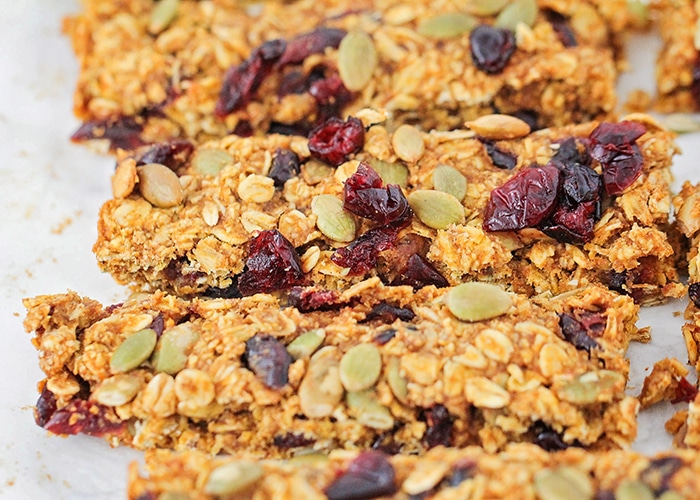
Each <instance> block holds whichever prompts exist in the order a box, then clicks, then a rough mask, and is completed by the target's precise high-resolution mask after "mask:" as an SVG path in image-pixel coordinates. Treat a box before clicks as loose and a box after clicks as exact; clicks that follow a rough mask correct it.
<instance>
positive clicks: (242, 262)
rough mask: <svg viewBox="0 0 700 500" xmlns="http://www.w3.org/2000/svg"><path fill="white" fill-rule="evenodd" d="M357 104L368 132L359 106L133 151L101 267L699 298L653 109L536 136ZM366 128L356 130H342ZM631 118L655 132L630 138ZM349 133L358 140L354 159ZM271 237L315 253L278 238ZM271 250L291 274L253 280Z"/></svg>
mask: <svg viewBox="0 0 700 500" xmlns="http://www.w3.org/2000/svg"><path fill="white" fill-rule="evenodd" d="M358 116H360V117H361V118H363V120H364V122H365V125H366V126H368V127H369V128H368V130H367V131H366V133H365V132H364V130H363V129H362V127H361V126H360V125H359V121H358V120H357V119H355V118H353V117H351V118H349V119H348V120H346V121H345V122H341V121H336V122H334V123H333V126H336V127H338V132H333V133H332V134H331V138H329V139H328V140H325V139H324V140H318V139H317V138H315V137H314V136H312V138H311V139H308V140H307V139H305V138H300V137H296V138H290V137H286V136H278V135H270V136H267V137H264V138H255V137H253V138H240V137H237V136H229V137H226V138H223V139H221V140H218V141H212V142H209V143H207V144H204V145H202V146H200V147H198V148H197V149H196V150H195V151H194V153H191V146H190V149H189V150H186V151H185V152H186V153H187V154H186V155H184V156H179V157H178V158H179V159H178V161H175V160H174V159H173V158H171V157H169V156H168V155H167V154H161V153H162V151H171V149H169V148H171V146H172V144H173V143H170V144H169V145H158V146H153V147H152V148H150V149H147V150H146V152H143V153H139V154H137V155H136V156H128V157H126V158H124V159H123V160H122V161H120V162H119V164H118V166H117V170H116V173H115V176H114V188H115V189H114V193H115V198H114V199H112V200H110V201H108V202H107V203H105V204H104V206H103V207H102V209H101V211H100V217H99V231H98V240H97V242H96V243H95V245H94V248H93V250H94V252H95V254H96V256H97V260H98V263H99V265H100V267H101V269H102V270H104V271H107V272H109V273H110V274H111V275H112V276H113V277H114V278H115V279H116V280H117V281H118V282H119V283H122V284H131V285H133V286H135V287H137V288H140V289H156V288H158V289H164V290H169V291H173V292H175V293H178V294H185V295H188V294H202V293H205V294H210V295H212V294H213V295H216V294H221V293H224V294H229V295H235V294H237V293H238V292H239V291H243V292H245V294H250V293H253V292H255V291H271V290H272V289H273V288H274V287H278V288H285V287H289V286H290V285H292V284H302V283H314V284H318V285H321V286H323V287H326V288H331V289H333V288H338V289H340V288H343V287H346V286H348V285H350V284H352V283H355V282H357V281H360V280H361V279H364V278H366V277H369V276H380V277H381V278H382V279H383V280H384V281H385V282H387V283H397V282H398V284H409V283H412V284H414V285H416V284H418V285H420V283H419V282H421V279H419V278H415V275H416V274H420V273H424V274H426V275H429V277H428V278H425V279H423V280H422V281H423V282H425V281H427V282H428V283H432V284H436V285H438V284H441V283H442V284H443V285H444V284H447V283H449V284H452V285H456V284H459V283H461V282H462V281H470V280H481V281H492V282H494V281H495V282H499V283H502V284H506V285H507V286H509V287H511V289H512V290H513V291H515V292H518V293H525V294H528V295H532V294H540V293H553V294H558V293H562V292H565V291H567V290H572V289H576V288H578V287H580V286H584V285H587V284H590V283H596V284H604V285H606V286H609V287H610V288H611V289H614V290H617V291H619V292H621V293H625V294H630V295H632V296H633V297H634V298H635V300H636V301H638V302H640V303H645V304H649V303H658V302H661V301H663V300H664V299H665V298H666V297H677V296H680V295H682V294H683V293H685V287H684V286H683V285H681V284H680V283H679V281H678V275H677V271H676V269H675V265H674V243H673V241H674V240H673V239H672V238H669V236H668V235H667V234H666V230H667V226H668V215H669V211H670V206H671V201H670V189H669V183H670V171H669V168H670V164H671V158H672V155H673V154H674V153H675V151H676V146H675V145H674V142H673V138H672V134H670V133H669V132H667V131H665V130H663V129H662V128H660V127H659V126H658V125H657V124H656V123H655V122H653V121H652V120H651V118H649V117H648V116H646V115H630V116H629V117H627V119H626V121H623V122H619V123H618V124H611V123H607V122H606V123H603V124H598V123H596V122H593V123H587V124H583V125H576V126H568V127H560V128H553V129H545V130H540V131H537V132H532V133H528V132H529V127H528V126H527V124H526V123H525V122H523V121H521V120H519V119H517V118H514V117H510V116H507V115H488V116H485V117H482V118H480V119H478V120H475V121H474V122H470V126H471V127H472V129H473V130H464V129H462V130H455V131H451V132H436V131H433V132H430V133H420V132H418V131H417V130H416V129H415V128H412V127H410V126H403V127H401V128H400V129H398V130H397V131H396V132H394V133H391V132H389V131H388V129H387V128H386V127H384V126H381V125H371V123H375V122H376V121H381V119H382V118H381V114H380V113H378V112H373V111H369V110H363V111H362V112H360V113H359V114H358ZM352 120H354V121H352ZM353 126H354V127H355V131H356V132H358V134H357V137H355V138H352V139H351V138H348V137H350V136H349V135H348V137H346V136H345V135H343V134H346V133H347V131H348V130H351V129H352V128H353ZM625 130H635V131H636V132H634V133H633V135H634V136H635V137H636V136H637V135H640V134H641V136H639V137H638V138H636V139H633V140H631V141H630V142H629V143H624V144H623V143H620V144H617V145H615V144H613V143H614V142H616V141H617V142H619V141H621V140H622V139H621V138H622V137H624V136H625V134H626V133H627V132H625ZM610 131H616V132H615V133H614V134H613V135H610ZM645 131H646V132H645ZM618 133H619V135H615V134H618ZM333 134H335V135H333ZM362 134H364V136H363V137H362ZM334 137H335V139H334ZM613 137H615V138H613ZM339 138H340V139H339ZM336 139H337V142H335V143H334V141H336ZM355 139H357V140H356V142H354V143H353V141H354V140H355ZM324 141H325V142H324ZM606 141H607V142H606ZM610 141H612V142H610ZM623 142H624V141H623ZM338 143H340V144H341V146H342V147H345V146H347V145H348V144H350V146H351V148H350V149H349V150H348V154H346V155H345V156H342V155H340V158H339V159H338V158H335V156H338V153H337V151H334V148H335V147H336V146H337V144H338ZM334 144H335V145H334ZM329 145H330V146H329ZM325 146H329V147H328V148H326V149H328V150H330V151H326V149H324V148H325ZM352 148H355V149H354V150H355V151H356V152H355V153H352ZM606 148H608V149H606ZM625 148H626V149H625ZM154 151H155V153H154ZM177 151H178V152H179V153H182V152H183V150H181V149H178V150H177ZM623 151H627V152H623ZM326 153H331V154H330V155H326ZM168 154H169V153H168ZM159 155H160V156H159ZM609 155H612V156H609ZM616 155H619V157H618V159H617V160H611V158H612V157H614V156H616ZM331 156H333V158H331ZM594 157H595V158H594ZM153 158H159V161H161V162H166V163H169V164H170V166H171V169H174V171H175V172H176V173H177V175H178V176H179V179H178V178H177V177H176V176H175V174H173V173H172V172H170V171H169V170H168V169H165V167H162V169H164V170H166V171H167V172H165V174H167V175H165V174H164V175H165V177H167V179H162V178H161V174H160V173H157V172H156V174H157V175H156V174H154V177H155V178H157V179H158V181H159V182H160V184H158V185H159V186H163V185H165V184H168V183H170V185H172V189H170V190H169V191H168V192H169V195H168V196H170V197H168V196H166V195H163V194H155V195H154V194H153V192H152V189H151V187H150V185H149V183H148V181H149V178H150V177H151V175H150V174H151V173H150V172H144V171H143V169H144V168H145V165H143V164H144V163H146V162H149V161H152V160H153ZM329 158H331V159H329ZM596 158H597V159H596ZM623 159H624V161H622V160H623ZM344 160H347V161H344ZM329 161H332V162H334V163H333V164H335V165H338V164H339V165H338V167H337V168H333V167H332V166H331V165H330V164H329ZM360 162H363V163H362V165H363V167H362V168H360V167H358V165H359V164H360ZM618 165H619V168H618ZM368 166H371V167H373V168H371V169H368V168H367V167H368ZM533 166H534V167H533ZM623 167H624V168H623ZM149 168H150V167H149ZM375 170H376V172H378V173H379V174H380V176H381V177H382V178H383V182H384V184H382V181H380V180H377V178H376V173H373V172H375ZM159 172H160V171H159ZM372 176H375V177H372ZM369 178H372V179H374V180H372V181H371V182H372V183H373V184H372V185H371V186H370V185H369V184H367V185H364V184H363V183H367V182H369V181H368V179H369ZM139 179H140V181H139ZM144 179H145V181H146V182H145V183H144ZM178 180H179V183H178ZM166 181H167V182H166ZM150 184H153V182H151V183H150ZM387 184H388V185H387ZM396 184H398V185H400V186H401V189H399V188H397V187H396ZM180 186H181V188H180ZM392 186H393V187H392ZM365 188H367V190H364V189H365ZM519 190H520V191H519ZM526 190H527V193H528V194H527V195H526V194H525V192H526ZM166 191H167V190H166ZM144 193H145V196H146V197H144ZM358 193H359V194H358ZM609 193H614V194H609ZM154 196H155V197H154ZM159 196H166V198H167V199H159V198H158V197H159ZM149 197H150V200H151V201H148V198H149ZM318 197H320V198H322V200H321V201H322V203H321V202H319V200H317V198H318ZM523 198H525V199H526V201H525V202H523V203H521V202H520V201H518V200H521V199H523ZM314 200H315V201H314ZM382 200H384V201H382ZM509 200H512V201H509ZM530 201H531V203H530ZM316 202H318V204H317V205H314V203H316ZM407 204H408V205H410V206H407ZM460 204H461V207H460ZM341 205H342V207H341ZM412 213H413V215H411V214H412ZM533 214H534V215H535V216H536V217H535V218H532V215H533ZM261 232H262V233H265V234H264V235H263V236H264V237H263V240H265V241H267V240H271V239H273V238H272V236H271V235H270V234H269V232H274V233H275V234H276V235H277V236H276V237H277V238H278V239H280V241H281V240H284V241H285V242H286V243H284V245H285V247H286V248H288V249H289V248H290V247H293V248H294V249H296V253H298V255H296V254H295V252H294V251H293V250H289V251H288V252H287V253H288V255H289V258H288V259H287V260H286V261H285V260H284V258H283V257H281V256H280V255H272V254H274V253H275V252H273V251H272V250H270V249H269V247H265V248H267V250H265V248H263V249H261V248H260V247H262V246H264V245H263V243H264V241H263V242H261V241H260V240H259V238H258V236H259V234H260V233H261ZM264 259H277V260H276V261H275V262H277V264H278V267H280V268H288V269H292V271H290V272H289V273H287V274H286V275H285V276H281V277H280V278H279V279H277V280H273V281H272V282H270V281H268V280H265V279H260V280H259V281H258V283H257V284H255V283H253V284H252V285H251V283H250V282H251V281H253V282H254V281H255V278H254V274H255V273H254V271H255V268H256V267H260V266H262V267H263V268H264V267H265V264H264V262H265V261H264ZM269 262H272V261H271V260H270V261H269ZM426 269H427V271H426ZM251 270H252V273H251ZM407 276H408V277H407ZM411 277H413V278H411ZM241 279H244V280H245V281H246V283H247V285H246V287H245V288H246V290H243V289H242V288H241V287H240V285H241V283H240V280H241ZM423 284H425V283H423ZM237 287H238V288H241V290H238V288H237Z"/></svg>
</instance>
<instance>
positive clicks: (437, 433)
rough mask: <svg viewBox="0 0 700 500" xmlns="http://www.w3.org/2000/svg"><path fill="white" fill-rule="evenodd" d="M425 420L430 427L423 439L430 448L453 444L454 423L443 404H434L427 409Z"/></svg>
mask: <svg viewBox="0 0 700 500" xmlns="http://www.w3.org/2000/svg"><path fill="white" fill-rule="evenodd" d="M425 420H426V423H427V424H428V428H427V430H426V431H425V436H423V440H424V441H425V444H426V446H427V447H428V448H434V447H435V446H441V445H442V446H452V442H453V438H454V436H453V431H454V425H453V423H452V417H451V416H450V413H449V412H448V411H447V408H445V407H444V406H442V405H435V406H433V407H432V408H430V409H429V410H426V411H425Z"/></svg>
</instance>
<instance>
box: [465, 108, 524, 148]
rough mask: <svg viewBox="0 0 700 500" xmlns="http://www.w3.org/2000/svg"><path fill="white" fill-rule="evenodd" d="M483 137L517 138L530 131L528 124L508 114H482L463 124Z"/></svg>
mask: <svg viewBox="0 0 700 500" xmlns="http://www.w3.org/2000/svg"><path fill="white" fill-rule="evenodd" d="M465 125H466V126H467V127H469V128H470V129H472V130H473V131H474V132H475V133H476V134H478V135H480V136H481V137H483V138H484V139H491V140H495V141H498V140H502V139H518V138H520V137H525V136H526V135H528V134H529V133H530V125H528V124H527V123H526V122H525V121H523V120H521V119H520V118H516V117H515V116H510V115H499V114H495V115H483V116H480V117H479V118H477V119H476V120H473V121H471V122H467V123H466V124H465Z"/></svg>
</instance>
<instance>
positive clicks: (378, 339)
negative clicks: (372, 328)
mask: <svg viewBox="0 0 700 500" xmlns="http://www.w3.org/2000/svg"><path fill="white" fill-rule="evenodd" d="M394 337H396V330H394V329H393V328H387V329H386V330H384V331H383V332H379V333H378V334H376V335H375V336H374V338H373V339H372V341H373V342H374V343H375V344H377V345H384V344H386V343H388V342H389V341H390V340H391V339H393V338H394Z"/></svg>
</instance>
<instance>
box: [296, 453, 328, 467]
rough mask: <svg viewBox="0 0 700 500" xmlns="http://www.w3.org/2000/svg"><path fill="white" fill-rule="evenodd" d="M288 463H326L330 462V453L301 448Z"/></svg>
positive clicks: (306, 465)
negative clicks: (325, 453)
mask: <svg viewBox="0 0 700 500" xmlns="http://www.w3.org/2000/svg"><path fill="white" fill-rule="evenodd" d="M287 463H288V464H292V465H296V466H300V467H308V466H319V465H325V464H327V463H328V455H324V454H323V453H321V452H319V451H316V450H313V449H307V450H301V451H298V452H296V453H295V454H294V456H293V457H292V458H290V459H288V460H287Z"/></svg>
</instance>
